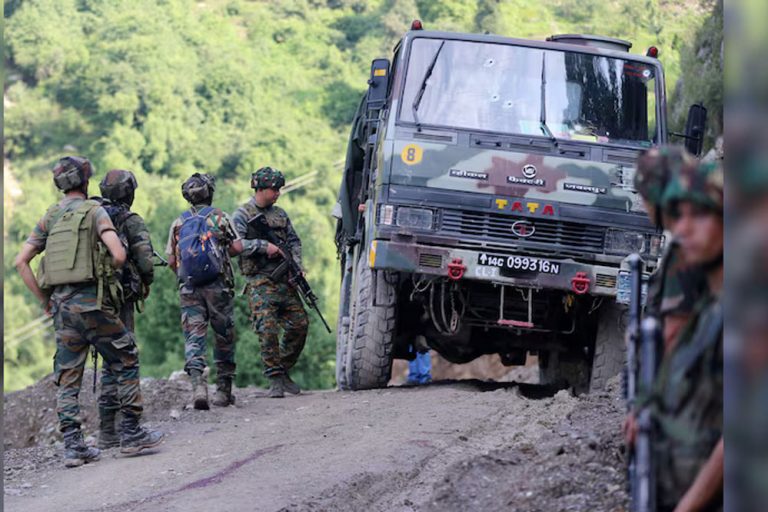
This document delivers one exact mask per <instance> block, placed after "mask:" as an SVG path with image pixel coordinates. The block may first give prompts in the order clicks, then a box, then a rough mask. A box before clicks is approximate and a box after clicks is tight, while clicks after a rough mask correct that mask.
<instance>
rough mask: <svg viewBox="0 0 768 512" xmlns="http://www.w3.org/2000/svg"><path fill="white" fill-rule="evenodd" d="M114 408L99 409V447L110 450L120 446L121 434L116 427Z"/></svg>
mask: <svg viewBox="0 0 768 512" xmlns="http://www.w3.org/2000/svg"><path fill="white" fill-rule="evenodd" d="M116 414H117V411H115V410H114V409H101V408H100V409H99V449H100V450H108V449H110V448H117V447H118V446H120V436H119V435H117V430H116V429H115V416H116Z"/></svg>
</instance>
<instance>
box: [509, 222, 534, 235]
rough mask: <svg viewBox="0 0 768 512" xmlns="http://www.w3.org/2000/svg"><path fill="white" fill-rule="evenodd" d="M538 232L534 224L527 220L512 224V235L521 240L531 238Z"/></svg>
mask: <svg viewBox="0 0 768 512" xmlns="http://www.w3.org/2000/svg"><path fill="white" fill-rule="evenodd" d="M535 232H536V227H535V226H534V225H533V222H529V221H527V220H518V221H517V222H515V223H513V224H512V233H513V234H514V235H515V236H517V237H520V238H530V237H532V236H533V234H534V233H535Z"/></svg>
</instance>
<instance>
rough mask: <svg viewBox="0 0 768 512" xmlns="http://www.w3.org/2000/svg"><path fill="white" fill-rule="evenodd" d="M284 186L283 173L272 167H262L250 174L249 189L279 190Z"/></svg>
mask: <svg viewBox="0 0 768 512" xmlns="http://www.w3.org/2000/svg"><path fill="white" fill-rule="evenodd" d="M283 185H285V176H283V173H282V172H280V171H278V170H277V169H273V168H272V167H262V168H261V169H259V170H258V171H256V172H254V173H253V174H251V188H253V189H256V190H259V189H262V188H276V189H279V188H281V187H282V186H283Z"/></svg>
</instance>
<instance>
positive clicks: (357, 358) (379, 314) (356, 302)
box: [346, 254, 395, 390]
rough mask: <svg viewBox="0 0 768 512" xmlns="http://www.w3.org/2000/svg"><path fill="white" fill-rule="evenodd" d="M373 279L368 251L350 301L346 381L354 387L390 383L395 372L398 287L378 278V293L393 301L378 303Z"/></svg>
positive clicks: (359, 266) (383, 385)
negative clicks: (374, 300) (395, 299)
mask: <svg viewBox="0 0 768 512" xmlns="http://www.w3.org/2000/svg"><path fill="white" fill-rule="evenodd" d="M373 279H374V274H373V271H372V270H371V268H370V267H369V266H368V256H367V254H365V255H363V257H361V258H360V259H359V260H358V264H357V282H356V286H355V287H354V291H353V293H352V296H353V303H351V304H350V313H351V322H350V336H349V338H348V340H349V341H348V343H349V346H348V350H347V358H346V383H347V385H348V386H349V388H350V389H352V390H360V389H374V388H382V387H386V385H387V382H389V379H390V376H391V373H392V346H393V340H394V330H395V301H394V297H395V290H394V287H393V286H392V285H391V284H389V283H387V282H386V280H385V279H378V280H377V281H378V282H377V283H376V284H377V287H378V289H377V290H376V293H377V295H378V296H379V297H384V298H386V299H387V303H388V304H389V305H381V306H374V305H373V293H374V287H373ZM382 288H383V289H382Z"/></svg>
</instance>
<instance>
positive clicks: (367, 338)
mask: <svg viewBox="0 0 768 512" xmlns="http://www.w3.org/2000/svg"><path fill="white" fill-rule="evenodd" d="M418 28H420V27H419V26H418V25H417V22H414V26H413V27H412V30H410V31H409V32H407V33H406V34H405V36H404V37H403V38H402V40H401V41H400V42H399V43H398V44H397V45H396V46H395V49H394V57H393V60H392V62H391V63H390V61H388V60H386V59H376V60H374V61H373V63H372V67H371V75H370V79H369V81H368V84H369V88H368V91H367V93H366V94H365V95H364V97H363V99H362V101H361V103H360V106H359V108H358V111H357V115H356V117H355V121H354V125H353V128H352V133H351V136H350V143H349V147H348V151H347V159H346V165H345V170H344V176H343V179H342V183H341V187H340V191H339V202H338V204H337V205H336V209H335V215H336V216H337V218H338V219H339V222H338V230H337V235H336V243H337V247H338V250H339V255H340V261H341V274H342V279H341V297H340V304H339V319H338V332H337V365H336V372H337V383H338V386H339V388H340V389H353V390H357V389H368V388H376V387H383V386H386V384H387V382H388V380H389V378H390V373H391V367H392V360H393V358H403V359H409V358H412V357H413V351H412V349H411V348H410V347H411V345H412V344H414V342H415V341H416V340H417V339H419V340H420V341H422V342H423V341H424V340H425V341H426V343H427V344H428V345H429V347H431V348H432V349H434V350H436V351H437V352H438V353H440V354H441V355H442V356H443V357H444V358H446V359H447V360H449V361H451V362H454V363H466V362H468V361H471V360H473V359H475V358H476V357H478V356H480V355H482V354H499V355H500V357H501V361H502V362H503V363H504V364H505V365H522V364H525V362H526V356H527V354H529V353H530V354H535V355H537V356H538V361H539V367H540V375H541V379H542V381H543V382H545V383H551V384H553V385H555V384H558V385H566V386H571V387H573V388H574V389H576V390H577V391H579V392H584V391H587V390H589V389H597V388H600V387H602V386H603V385H604V384H605V382H606V380H607V379H608V378H610V377H612V376H614V375H616V374H617V373H619V372H620V370H621V367H622V364H623V360H624V342H623V329H624V327H623V322H624V320H623V319H624V317H625V310H626V306H625V304H626V303H627V302H628V292H629V279H628V274H627V273H626V272H625V271H624V270H623V269H622V261H623V260H624V259H625V257H626V256H627V255H628V254H630V253H633V252H637V253H640V254H641V255H642V257H643V259H644V260H645V262H646V270H648V271H650V270H652V269H653V268H654V266H655V265H656V261H657V259H658V257H659V255H660V251H661V249H662V245H663V236H662V234H661V233H660V232H659V231H658V230H657V229H656V228H655V227H654V226H652V225H651V224H650V223H649V221H648V218H647V216H646V214H645V213H644V210H643V205H642V203H641V200H640V198H639V197H638V194H637V193H636V192H635V191H634V190H633V176H634V162H635V159H636V158H637V156H638V154H639V153H640V152H641V151H642V150H643V149H645V148H648V147H651V146H653V145H656V144H660V143H664V142H666V140H667V137H668V133H667V123H666V105H665V93H664V75H663V72H662V68H661V64H660V63H659V61H658V60H657V59H656V58H654V56H655V52H654V51H655V48H652V49H650V50H649V52H648V53H649V54H648V55H637V54H630V53H628V50H629V48H630V47H631V44H630V43H628V42H625V41H621V40H618V39H609V38H603V37H596V36H579V35H569V36H552V37H550V38H548V39H547V40H546V41H530V40H520V39H510V38H505V37H498V36H493V35H469V34H454V33H445V32H432V31H425V30H417V29H418ZM701 122H703V120H702V119H701V112H700V111H698V110H696V109H695V108H693V107H692V109H691V111H690V114H689V126H688V128H687V129H686V131H687V132H689V133H688V135H689V141H692V142H693V143H694V145H695V143H696V133H695V131H696V130H697V129H698V130H699V131H701V126H697V123H698V124H699V125H700V124H701ZM698 139H699V140H700V137H698ZM699 146H700V142H699ZM699 150H700V148H699ZM420 336H423V338H419V337H420Z"/></svg>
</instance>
